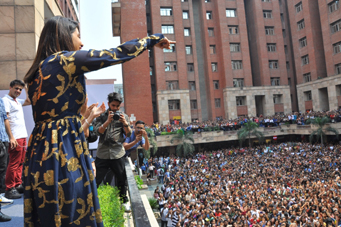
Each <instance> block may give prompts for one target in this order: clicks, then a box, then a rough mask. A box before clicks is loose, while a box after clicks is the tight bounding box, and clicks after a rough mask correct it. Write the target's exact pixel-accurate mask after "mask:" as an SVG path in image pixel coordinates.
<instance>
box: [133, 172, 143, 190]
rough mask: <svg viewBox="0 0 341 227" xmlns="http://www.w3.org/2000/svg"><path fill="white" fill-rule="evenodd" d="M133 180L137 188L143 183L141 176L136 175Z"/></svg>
mask: <svg viewBox="0 0 341 227" xmlns="http://www.w3.org/2000/svg"><path fill="white" fill-rule="evenodd" d="M135 181H136V184H137V188H138V189H141V188H142V185H143V180H142V179H141V177H140V176H138V175H136V176H135Z"/></svg>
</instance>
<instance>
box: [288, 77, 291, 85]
mask: <svg viewBox="0 0 341 227" xmlns="http://www.w3.org/2000/svg"><path fill="white" fill-rule="evenodd" d="M288 85H289V86H290V87H291V78H288Z"/></svg>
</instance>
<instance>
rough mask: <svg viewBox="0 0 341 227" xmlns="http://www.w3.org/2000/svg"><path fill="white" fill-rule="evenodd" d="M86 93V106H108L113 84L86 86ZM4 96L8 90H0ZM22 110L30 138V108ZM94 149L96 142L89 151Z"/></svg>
mask: <svg viewBox="0 0 341 227" xmlns="http://www.w3.org/2000/svg"><path fill="white" fill-rule="evenodd" d="M86 91H87V94H88V99H89V100H88V105H91V104H93V103H96V102H98V103H99V105H100V104H102V102H104V103H105V105H106V106H108V105H107V103H108V102H107V96H108V94H109V93H110V92H113V91H114V85H113V84H96V85H86ZM6 94H8V90H0V97H4V96H5V95H6ZM19 98H21V99H25V98H26V94H25V91H23V92H22V93H21V95H20V96H19ZM23 110H24V118H25V124H26V129H27V134H28V137H30V135H31V133H32V130H33V128H34V121H33V115H32V106H24V107H23ZM27 139H28V138H27ZM96 148H97V142H95V143H91V144H90V149H96Z"/></svg>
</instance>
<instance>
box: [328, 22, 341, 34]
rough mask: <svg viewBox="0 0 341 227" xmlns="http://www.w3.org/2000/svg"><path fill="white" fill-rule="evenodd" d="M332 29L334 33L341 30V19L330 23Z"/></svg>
mask: <svg viewBox="0 0 341 227" xmlns="http://www.w3.org/2000/svg"><path fill="white" fill-rule="evenodd" d="M330 29H331V31H332V34H334V33H335V32H338V31H340V30H341V20H338V21H335V22H334V23H332V24H331V25H330Z"/></svg>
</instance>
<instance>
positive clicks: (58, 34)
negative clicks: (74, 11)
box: [24, 16, 79, 83]
mask: <svg viewBox="0 0 341 227" xmlns="http://www.w3.org/2000/svg"><path fill="white" fill-rule="evenodd" d="M77 28H78V29H79V25H78V22H76V21H74V20H71V19H69V18H65V17H62V16H55V17H52V18H51V19H49V20H48V21H47V22H46V23H45V26H44V28H43V31H42V32H41V34H40V38H39V44H38V49H37V54H36V57H35V59H34V61H33V64H32V66H31V68H30V69H29V70H28V72H27V73H26V75H25V77H24V81H25V83H30V82H31V81H32V80H33V77H34V75H35V73H36V72H37V70H38V67H39V64H40V62H41V61H43V60H44V59H46V58H47V57H48V56H50V55H52V54H54V53H57V52H59V51H63V50H67V51H72V50H73V49H74V46H73V42H72V33H74V31H75V30H76V29H77Z"/></svg>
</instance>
